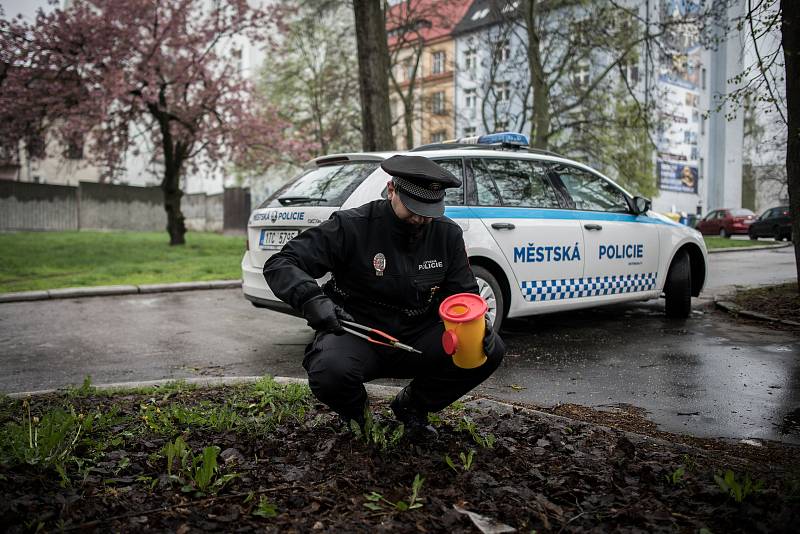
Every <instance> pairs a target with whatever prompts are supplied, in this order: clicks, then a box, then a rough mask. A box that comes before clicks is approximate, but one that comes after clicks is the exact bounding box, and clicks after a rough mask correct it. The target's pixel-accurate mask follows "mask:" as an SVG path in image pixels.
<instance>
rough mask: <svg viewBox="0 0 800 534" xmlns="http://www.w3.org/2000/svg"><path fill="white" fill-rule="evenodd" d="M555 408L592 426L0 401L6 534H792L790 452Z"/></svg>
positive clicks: (796, 477) (234, 389) (475, 414)
mask: <svg viewBox="0 0 800 534" xmlns="http://www.w3.org/2000/svg"><path fill="white" fill-rule="evenodd" d="M554 411H557V413H560V414H561V415H568V416H571V415H575V414H579V412H582V413H580V414H579V415H580V416H581V418H582V419H584V420H583V421H580V420H575V419H562V418H554V417H552V416H550V415H546V414H540V413H536V412H533V411H530V410H527V409H524V408H522V407H513V408H509V409H507V410H498V411H487V410H486V409H485V408H480V409H479V408H478V407H476V406H475V405H473V404H471V403H470V404H462V403H455V404H454V405H453V406H451V407H450V408H448V409H447V410H445V411H443V412H442V413H440V414H436V415H435V416H433V417H432V418H431V422H432V423H433V424H434V425H435V426H436V428H437V429H438V433H439V437H438V439H435V440H431V439H429V440H422V441H421V440H419V439H413V436H410V435H408V434H407V433H404V429H401V427H400V426H399V425H398V424H397V423H396V422H395V421H394V420H393V419H392V418H391V417H390V416H389V414H390V412H389V410H388V408H387V405H386V403H385V401H381V400H375V401H374V402H373V406H372V412H373V413H374V414H376V415H375V417H374V418H373V420H372V422H371V426H370V427H369V428H368V429H366V430H367V434H365V433H364V432H362V431H358V432H354V431H353V430H348V429H345V428H343V427H342V425H341V424H340V423H339V421H338V418H337V417H335V416H334V414H331V413H330V412H329V411H328V410H327V409H326V408H325V407H324V406H322V405H320V404H318V403H316V402H315V401H314V399H313V397H312V396H311V395H310V393H309V392H308V389H307V387H305V386H300V385H278V384H276V383H275V382H273V381H272V380H270V379H263V380H261V381H260V382H258V383H256V384H251V385H241V386H230V387H222V388H202V389H196V388H192V387H189V386H186V385H185V384H173V385H169V386H164V387H161V388H151V389H148V390H139V391H134V392H132V391H128V392H114V393H108V392H101V391H96V390H94V389H93V388H91V387H89V386H88V385H85V386H84V387H83V388H79V389H77V390H72V391H69V392H66V393H64V394H58V395H47V396H42V397H36V398H32V399H29V400H12V399H8V398H2V399H0V425H2V426H1V427H0V431H1V432H2V434H0V453H1V455H0V495H2V497H3V498H2V499H0V521H2V524H3V525H4V529H5V530H6V531H8V532H36V531H54V530H65V531H70V530H81V531H88V532H92V531H100V532H105V531H112V532H141V531H169V532H180V533H186V532H195V531H228V532H249V531H267V532H309V531H319V532H376V531H380V532H384V531H391V532H470V531H472V532H479V531H481V532H498V533H499V532H512V531H519V532H531V531H537V532H541V531H554V532H562V531H564V532H586V531H590V530H591V531H618V530H624V531H645V532H654V531H670V532H672V531H679V532H698V531H702V529H706V531H709V532H733V531H736V532H794V531H795V528H796V526H797V525H798V524H800V471H798V470H797V469H798V468H797V464H796V461H793V457H796V455H797V452H798V449H797V448H795V447H790V446H783V445H780V444H770V447H772V449H771V450H773V451H780V452H781V454H774V455H769V456H763V457H759V456H752V455H750V456H748V455H747V454H742V451H745V450H749V449H747V448H746V447H747V446H738V447H737V446H734V445H730V446H728V447H720V446H717V445H715V446H711V444H714V443H716V442H715V440H694V441H693V442H692V443H690V444H687V443H686V442H670V441H664V440H662V439H656V438H652V437H646V436H640V435H635V434H630V433H627V432H623V431H622V430H618V429H613V428H603V427H600V426H598V425H596V424H593V423H590V422H587V420H589V419H591V414H590V413H589V412H587V411H583V410H581V407H579V406H576V405H568V406H567V405H564V406H561V407H560V408H558V409H557V410H554ZM632 418H634V417H633V416H632ZM623 419H624V417H623ZM667 437H668V435H667ZM705 441H707V443H705ZM706 444H708V445H709V446H708V447H706V446H704V445H706ZM750 448H755V447H750Z"/></svg>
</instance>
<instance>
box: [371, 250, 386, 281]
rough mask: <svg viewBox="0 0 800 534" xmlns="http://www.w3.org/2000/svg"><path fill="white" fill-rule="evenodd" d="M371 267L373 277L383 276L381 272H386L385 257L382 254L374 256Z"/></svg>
mask: <svg viewBox="0 0 800 534" xmlns="http://www.w3.org/2000/svg"><path fill="white" fill-rule="evenodd" d="M372 266H373V267H375V276H383V271H385V270H386V256H384V255H383V253H382V252H378V253H377V254H375V257H374V258H372Z"/></svg>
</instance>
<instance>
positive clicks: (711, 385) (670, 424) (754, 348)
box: [0, 251, 800, 443]
mask: <svg viewBox="0 0 800 534" xmlns="http://www.w3.org/2000/svg"><path fill="white" fill-rule="evenodd" d="M786 252H788V251H785V252H782V253H781V254H780V255H776V254H778V251H768V252H767V255H763V256H758V257H756V258H755V259H752V256H753V255H759V253H757V252H751V253H749V255H748V258H749V259H748V260H746V261H745V260H743V259H742V257H741V256H742V255H740V254H738V253H736V256H737V257H731V256H730V255H726V256H727V257H726V258H725V259H722V258H719V256H723V255H714V256H713V257H712V267H711V269H712V273H714V272H715V268H717V267H719V266H724V265H727V264H728V263H730V264H732V265H733V264H736V263H738V264H739V265H740V266H741V264H742V262H743V261H745V262H747V261H756V262H757V263H759V262H760V264H761V266H762V269H761V270H762V272H765V273H768V276H770V277H772V276H773V273H774V272H775V269H769V270H765V269H763V265H764V261H771V262H778V263H780V262H783V263H784V264H785V266H784V267H785V268H787V269H789V271H779V273H783V274H781V275H780V276H787V277H789V278H790V277H791V274H790V272H791V269H793V255H789V254H786ZM759 258H760V259H759ZM720 269H728V267H720ZM782 269H783V267H782ZM733 271H735V269H732V272H733ZM787 273H789V274H788V275H787ZM784 279H786V278H784ZM718 282H719V283H718V284H717V285H715V284H711V285H710V287H709V290H708V292H707V294H713V293H715V292H718V291H721V289H720V287H721V286H725V285H729V284H728V281H727V279H725V278H724V276H720V277H719V280H718ZM731 283H735V282H731ZM748 283H757V280H755V281H754V280H748ZM698 304H699V303H698ZM503 337H504V339H506V342H507V344H508V353H507V356H506V359H505V362H504V364H503V366H502V367H501V368H500V369H499V370H498V371H497V372H496V373H495V375H494V376H493V377H492V378H490V379H489V380H488V381H487V382H486V383H485V384H484V385H483V386H482V387H481V388H480V390H479V391H481V392H483V393H485V394H489V395H492V396H494V397H496V398H500V399H507V400H514V401H522V402H530V403H534V404H538V405H542V406H550V405H554V404H557V403H576V404H582V405H586V406H592V407H597V408H610V407H613V406H615V405H619V404H631V405H635V406H638V407H640V408H643V409H645V410H646V411H647V417H648V418H649V419H651V420H653V421H654V422H656V423H657V424H658V425H659V427H660V428H661V429H662V430H666V431H672V432H680V433H688V434H692V435H696V436H705V437H731V438H761V439H774V440H780V441H785V442H791V443H800V429H799V428H798V426H797V419H798V416H800V359H799V358H798V355H799V354H800V338H798V337H796V335H792V334H790V333H787V332H778V331H772V330H771V329H769V328H768V327H765V326H763V325H759V324H753V323H741V322H736V321H734V320H733V319H731V318H729V317H728V316H726V315H725V314H723V313H721V312H717V311H712V310H710V309H708V308H706V309H703V310H697V311H695V312H694V313H693V316H692V317H691V319H689V320H688V321H671V320H668V319H666V318H665V317H664V315H663V302H662V301H651V302H648V303H639V304H631V305H620V306H614V307H610V308H597V309H594V310H586V311H581V312H572V313H562V314H553V315H548V316H539V317H534V318H530V319H525V320H517V321H510V322H509V323H508V326H507V329H506V331H505V333H504V336H503ZM310 338H311V333H310V330H308V328H307V327H306V326H305V322H304V321H303V320H302V319H298V318H294V317H289V316H285V315H282V314H278V313H274V312H270V311H265V310H258V309H255V308H253V307H252V306H251V305H250V304H249V303H248V302H247V301H245V300H244V299H243V298H242V296H241V292H240V291H239V290H214V291H193V292H186V293H164V294H157V295H132V296H121V297H99V298H81V299H67V300H53V301H41V302H20V303H13V304H2V305H0V370H1V371H2V373H0V392H3V393H11V392H20V391H32V390H40V389H48V388H56V387H62V386H66V385H69V384H80V383H81V382H82V380H83V378H84V377H85V376H86V375H91V376H92V379H93V382H94V383H111V382H124V381H138V380H153V379H161V378H169V379H179V378H188V377H197V376H234V375H263V374H271V375H280V376H297V377H302V376H304V373H303V369H302V368H301V366H300V362H301V360H302V353H303V347H304V346H305V344H306V343H307V342H308V341H309V340H310ZM386 383H393V382H391V381H387V382H386Z"/></svg>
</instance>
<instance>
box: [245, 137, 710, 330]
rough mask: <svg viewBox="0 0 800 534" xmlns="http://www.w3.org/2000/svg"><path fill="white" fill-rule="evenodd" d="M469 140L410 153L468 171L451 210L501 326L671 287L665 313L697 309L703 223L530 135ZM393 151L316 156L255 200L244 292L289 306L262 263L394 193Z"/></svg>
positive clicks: (449, 201) (450, 200) (259, 302)
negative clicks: (660, 209)
mask: <svg viewBox="0 0 800 534" xmlns="http://www.w3.org/2000/svg"><path fill="white" fill-rule="evenodd" d="M472 141H473V143H474V144H473V143H463V142H462V143H454V144H436V145H425V146H422V147H418V148H416V149H414V150H412V151H411V152H413V153H414V154H416V155H421V156H425V157H428V158H430V159H431V160H433V161H435V162H436V163H438V164H439V165H441V166H443V167H445V168H447V169H448V170H450V171H451V172H452V173H453V174H455V175H456V176H458V177H460V178H461V179H462V182H463V184H462V187H461V188H459V189H448V191H447V196H446V198H445V203H446V205H447V208H446V210H445V215H447V216H448V217H450V218H451V219H453V220H454V221H455V222H456V223H458V224H459V226H461V228H462V229H463V231H464V241H465V243H466V245H467V253H468V255H469V259H470V263H471V265H472V270H473V272H474V273H475V277H476V278H477V281H478V285H479V287H480V290H481V294H482V295H483V297H484V298H485V299H486V300H487V301H488V303H489V315H490V319H492V320H493V322H494V324H495V328H499V327H500V324H501V323H502V321H503V319H505V318H506V317H522V316H526V315H534V314H540V313H548V312H554V311H562V310H570V309H577V308H586V307H590V306H598V305H604V304H614V303H619V302H625V301H634V300H646V299H653V298H658V297H660V296H662V295H663V296H664V297H665V300H666V313H667V315H668V316H672V317H688V316H689V313H690V311H691V297H692V296H697V295H699V294H700V291H701V289H702V288H703V285H704V283H705V278H706V273H707V252H706V247H705V243H704V241H703V239H702V236H701V235H700V234H699V233H698V232H697V231H695V230H693V229H691V228H688V227H686V226H683V225H680V224H677V223H675V222H673V221H671V220H670V219H668V218H666V217H663V216H661V215H658V214H656V213H654V212H652V211H650V201H648V200H646V199H644V198H642V197H633V196H631V195H630V194H628V193H627V192H626V191H624V190H623V189H622V188H620V187H619V186H617V185H616V184H615V183H614V182H612V181H611V180H609V179H608V178H606V177H605V176H603V175H601V174H600V173H598V172H597V171H594V170H593V169H591V168H589V167H587V166H586V165H583V164H581V163H578V162H575V161H572V160H569V159H566V158H563V157H560V156H558V155H556V154H553V153H549V152H545V151H537V150H533V149H530V150H529V149H527V148H526V147H525V146H524V145H527V139H526V138H525V136H522V135H520V134H512V133H505V134H492V135H488V136H482V137H481V138H477V139H473V140H472ZM396 153H398V152H386V153H352V154H336V155H331V156H324V157H320V158H316V159H314V160H312V161H310V162H309V163H308V164H307V165H306V167H305V169H304V171H303V172H302V173H301V174H300V176H298V177H297V178H296V179H294V180H292V181H291V182H289V183H288V184H287V185H286V186H285V187H283V188H282V189H281V190H279V191H278V192H276V193H275V194H274V195H272V196H271V197H270V198H269V199H267V201H265V202H264V203H263V204H262V205H261V206H259V207H258V208H257V209H256V210H254V211H253V213H252V215H251V216H250V221H249V223H248V250H247V251H246V252H245V254H244V257H243V258H242V278H243V285H242V288H243V291H244V296H245V298H247V299H248V300H250V301H251V302H252V303H253V304H254V305H256V306H258V307H267V308H272V309H277V310H281V311H286V312H290V313H291V309H290V308H289V307H288V306H287V305H286V304H283V303H282V302H280V301H279V300H278V299H277V298H276V297H275V295H273V293H272V291H270V289H269V287H268V286H267V284H266V282H265V280H264V276H263V274H262V267H263V265H264V262H265V261H266V259H267V258H268V257H269V256H271V255H272V254H274V253H275V252H276V251H277V250H280V248H281V247H282V246H283V245H284V243H286V242H287V241H288V240H289V239H291V238H292V237H294V236H295V235H297V234H298V233H299V232H302V231H303V230H304V229H306V228H309V227H311V226H315V225H317V224H320V223H321V222H322V221H324V220H326V219H328V217H330V215H331V213H333V212H334V211H336V210H338V209H347V208H353V207H356V206H360V205H361V204H364V203H366V202H369V201H371V200H375V199H378V198H381V196H384V197H385V195H386V182H387V181H388V180H389V179H390V177H389V175H388V174H386V173H385V172H384V171H383V170H382V169H381V168H380V162H381V161H383V160H384V159H387V158H389V157H391V156H392V155H394V154H396Z"/></svg>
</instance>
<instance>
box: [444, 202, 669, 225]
mask: <svg viewBox="0 0 800 534" xmlns="http://www.w3.org/2000/svg"><path fill="white" fill-rule="evenodd" d="M444 214H445V215H447V216H448V217H450V218H451V219H566V220H578V221H618V222H635V223H643V224H664V225H667V226H681V225H680V224H678V223H675V222H671V221H670V222H667V221H662V220H661V219H657V218H655V217H648V216H646V215H632V214H630V213H608V212H598V211H579V210H561V209H542V208H503V207H480V206H446V207H445V210H444Z"/></svg>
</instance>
